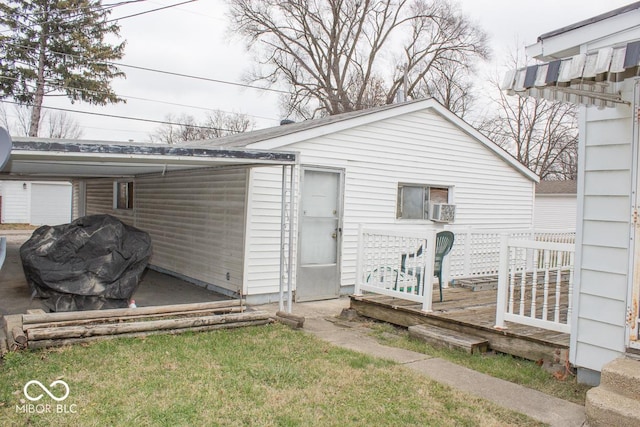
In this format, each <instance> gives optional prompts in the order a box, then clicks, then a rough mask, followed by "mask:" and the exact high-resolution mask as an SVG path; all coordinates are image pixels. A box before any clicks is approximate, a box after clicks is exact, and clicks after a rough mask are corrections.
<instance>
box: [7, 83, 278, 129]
mask: <svg viewBox="0 0 640 427" xmlns="http://www.w3.org/2000/svg"><path fill="white" fill-rule="evenodd" d="M1 79H4V80H14V81H18V80H19V79H17V78H15V77H7V76H0V80H1ZM45 83H46V82H45ZM26 86H28V87H31V88H35V86H34V85H31V84H26ZM46 86H47V87H49V88H50V89H58V90H61V89H69V90H77V91H81V92H86V93H101V94H104V93H106V92H101V91H96V90H90V89H83V88H77V87H71V86H65V85H57V84H50V83H46ZM23 93H24V92H23ZM47 96H58V95H47ZM59 96H66V95H64V94H61V95H59ZM118 96H122V97H123V98H125V99H135V100H137V101H145V102H155V103H158V104H166V105H174V106H176V107H185V108H193V109H197V110H203V111H220V112H222V113H228V114H244V115H245V116H249V117H255V118H256V119H265V120H278V119H277V118H274V117H264V116H256V115H254V114H246V113H237V112H234V111H227V110H221V109H218V108H207V107H200V106H197V105H188V104H180V103H177V102H170V101H162V100H159V99H149V98H141V97H137V96H130V95H118Z"/></svg>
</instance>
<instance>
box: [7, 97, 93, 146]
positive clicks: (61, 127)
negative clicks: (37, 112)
mask: <svg viewBox="0 0 640 427" xmlns="http://www.w3.org/2000/svg"><path fill="white" fill-rule="evenodd" d="M13 107H14V108H13V111H12V114H11V116H13V120H11V119H10V118H9V116H10V114H9V113H8V112H7V109H6V107H5V104H0V124H1V125H2V126H3V127H4V128H6V129H7V130H8V131H9V133H11V134H13V135H20V136H28V135H29V129H30V127H31V118H32V111H31V110H32V108H31V107H27V106H24V105H14V106H13ZM40 122H41V123H43V126H42V129H41V132H40V133H41V134H43V135H45V136H46V137H48V138H60V139H80V138H82V129H81V128H80V125H79V124H78V122H76V121H75V120H74V119H73V118H72V117H70V116H69V115H67V113H65V112H64V111H54V112H51V111H47V112H45V113H43V114H41V116H40ZM40 127H41V125H40V124H38V128H40Z"/></svg>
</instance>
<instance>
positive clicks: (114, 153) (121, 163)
mask: <svg viewBox="0 0 640 427" xmlns="http://www.w3.org/2000/svg"><path fill="white" fill-rule="evenodd" d="M295 162H296V153H294V152H286V151H266V150H243V149H227V148H217V147H210V148H209V147H207V148H202V147H185V146H182V145H164V144H119V143H112V142H96V141H79V140H55V139H41V138H15V139H14V140H13V147H12V149H11V158H10V161H9V162H8V163H7V165H6V166H5V168H4V169H3V170H2V174H1V175H5V177H4V178H10V177H11V176H15V177H25V176H30V177H38V178H74V177H85V178H88V177H118V176H134V175H141V174H148V173H165V172H169V171H175V170H184V169H196V168H210V167H219V166H255V165H290V164H295Z"/></svg>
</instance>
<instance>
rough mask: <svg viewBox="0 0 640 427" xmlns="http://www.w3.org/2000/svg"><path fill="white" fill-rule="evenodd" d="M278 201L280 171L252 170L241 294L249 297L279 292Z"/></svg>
mask: <svg viewBox="0 0 640 427" xmlns="http://www.w3.org/2000/svg"><path fill="white" fill-rule="evenodd" d="M281 200H282V168H280V167H259V168H254V169H252V170H251V193H250V196H249V206H250V211H249V212H248V214H247V215H248V216H247V246H246V248H247V253H246V254H245V258H246V260H247V262H246V265H245V286H246V288H245V292H246V293H248V294H250V295H255V294H269V293H276V292H278V290H279V286H280V229H281V227H280V225H281V213H280V212H281V203H282V201H281ZM294 236H295V234H294ZM293 247H294V248H296V247H297V246H296V245H295V244H294V245H293ZM294 259H295V257H294ZM293 271H294V272H295V266H294V267H293Z"/></svg>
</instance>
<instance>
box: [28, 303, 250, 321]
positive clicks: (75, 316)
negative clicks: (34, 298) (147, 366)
mask: <svg viewBox="0 0 640 427" xmlns="http://www.w3.org/2000/svg"><path fill="white" fill-rule="evenodd" d="M233 307H240V308H243V307H244V300H224V301H214V302H203V303H193V304H174V305H160V306H156V307H137V308H112V309H109V310H88V311H67V312H58V313H32V314H29V313H27V314H23V315H22V323H23V324H25V325H29V324H39V323H43V324H44V323H53V322H67V321H74V320H89V319H92V320H95V319H102V318H114V317H121V318H126V317H131V318H135V317H153V316H158V315H166V314H179V313H193V312H196V311H199V310H200V311H206V310H212V311H213V310H224V309H230V308H233Z"/></svg>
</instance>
